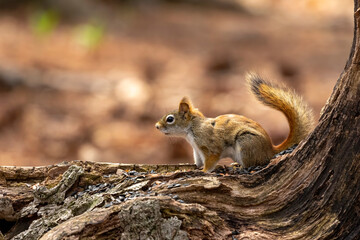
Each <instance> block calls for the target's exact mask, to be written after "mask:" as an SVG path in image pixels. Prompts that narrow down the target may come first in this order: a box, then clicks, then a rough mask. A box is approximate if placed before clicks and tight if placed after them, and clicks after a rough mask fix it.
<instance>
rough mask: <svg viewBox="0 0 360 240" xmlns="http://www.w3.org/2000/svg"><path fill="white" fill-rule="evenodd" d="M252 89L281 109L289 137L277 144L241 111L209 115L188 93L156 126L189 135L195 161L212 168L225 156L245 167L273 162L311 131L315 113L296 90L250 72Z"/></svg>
mask: <svg viewBox="0 0 360 240" xmlns="http://www.w3.org/2000/svg"><path fill="white" fill-rule="evenodd" d="M247 82H248V85H249V87H250V90H251V92H252V93H253V94H254V95H255V96H256V97H257V99H258V100H259V101H260V102H262V103H263V104H265V105H267V106H269V107H272V108H274V109H276V110H279V111H281V112H282V113H283V114H284V115H285V117H286V118H287V120H288V122H289V125H290V133H289V135H288V137H287V138H286V140H285V141H283V142H282V143H281V144H279V145H277V146H274V145H273V144H272V142H271V139H270V137H269V135H268V134H267V133H266V131H265V130H264V129H263V128H262V127H261V126H260V124H258V123H257V122H255V121H253V120H251V119H249V118H246V117H244V116H241V115H235V114H226V115H221V116H218V117H216V118H207V117H205V116H204V115H203V114H202V113H201V112H200V111H199V110H198V109H196V108H195V107H194V106H193V104H192V103H191V101H190V99H189V98H187V97H184V98H183V99H182V100H181V101H180V104H179V109H178V110H174V111H171V112H170V113H168V114H166V115H165V116H164V117H163V118H162V119H161V120H160V121H158V122H157V123H156V124H155V127H156V128H157V129H158V130H160V131H161V132H163V133H164V134H165V135H171V136H177V137H183V138H185V139H186V140H187V141H188V142H189V143H190V145H191V146H192V148H193V154H194V161H195V164H196V165H197V167H199V168H201V167H203V171H204V172H211V171H212V170H213V169H214V168H215V166H216V164H217V162H218V161H219V160H220V159H221V158H226V157H229V158H231V159H233V160H234V161H235V162H237V163H239V164H240V165H242V166H243V167H245V168H247V167H251V166H259V165H265V164H267V163H269V161H270V159H271V158H272V157H273V156H274V155H275V154H277V153H279V152H281V151H283V150H285V149H287V148H289V147H292V146H293V145H295V144H299V142H300V141H301V140H303V139H304V138H305V137H306V136H307V135H308V134H309V132H310V131H311V129H312V125H313V114H312V111H311V110H310V109H309V107H308V106H307V105H306V104H305V103H304V102H303V100H302V99H301V97H299V96H298V95H296V94H295V92H294V91H292V90H290V89H288V88H285V87H280V86H278V85H276V84H273V83H270V82H267V81H265V80H263V79H262V78H261V77H259V76H258V75H256V74H248V75H247Z"/></svg>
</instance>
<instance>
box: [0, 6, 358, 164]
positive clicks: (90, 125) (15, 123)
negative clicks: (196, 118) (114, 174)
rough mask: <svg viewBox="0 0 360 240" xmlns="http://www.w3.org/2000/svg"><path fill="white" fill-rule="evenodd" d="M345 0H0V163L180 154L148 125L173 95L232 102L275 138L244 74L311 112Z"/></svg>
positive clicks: (343, 40)
mask: <svg viewBox="0 0 360 240" xmlns="http://www.w3.org/2000/svg"><path fill="white" fill-rule="evenodd" d="M352 4H353V3H352V1H351V0H343V1H339V0H297V1H288V0H278V1H276V0H256V1H254V0H233V1H231V0H212V1H196V0H193V1H192V0H187V1H180V0H178V1H175V0H173V1H170V0H169V1H160V0H158V1H155V0H153V1H150V0H143V1H141V0H137V1H109V0H108V1H100V0H98V1H95V0H93V1H90V0H86V1H85V0H77V1H70V0H62V1H56V0H53V1H52V0H47V1H25V0H16V1H14V0H9V1H0V165H33V166H36V165H48V164H53V163H57V162H61V161H64V160H65V161H70V160H75V159H81V160H91V161H106V162H121V163H180V162H192V161H193V160H192V151H191V148H190V146H189V145H188V144H187V143H186V142H185V141H184V140H178V139H170V138H168V137H166V136H163V135H162V134H161V133H160V132H158V131H156V129H155V128H154V124H155V122H156V121H157V120H158V119H159V118H160V117H161V116H162V115H163V114H165V113H166V112H167V111H168V110H172V109H176V108H177V104H178V102H179V100H180V99H181V97H182V96H184V95H187V96H190V97H191V98H192V100H193V102H194V104H195V105H196V106H197V107H198V108H199V109H200V110H202V111H203V113H204V114H205V115H206V116H209V117H214V116H217V115H220V114H224V113H238V114H242V115H245V116H247V117H249V118H252V119H254V120H256V121H258V122H260V123H261V124H262V125H263V127H264V128H265V129H266V130H267V131H268V132H269V134H270V135H271V137H272V139H273V140H274V142H275V143H279V142H280V141H281V140H282V139H284V138H285V137H286V135H287V131H288V126H287V122H286V120H285V119H284V117H283V116H282V115H281V114H280V113H278V112H276V111H274V110H271V109H269V108H267V107H264V106H262V105H261V104H259V103H258V102H256V100H255V99H254V98H253V97H252V96H251V95H250V94H249V93H248V92H247V89H246V88H245V86H244V74H245V73H246V72H247V71H249V70H253V71H257V72H259V73H260V74H262V75H264V76H266V77H267V78H268V79H271V80H276V81H279V82H284V83H285V84H287V85H289V86H290V87H292V88H294V89H296V91H297V92H298V93H299V94H301V95H303V96H304V98H305V100H306V101H307V102H308V103H309V104H310V105H311V107H312V108H313V109H314V112H315V114H316V116H317V118H318V117H319V112H320V110H321V108H322V106H323V105H324V104H325V102H326V100H327V98H328V97H329V96H330V94H331V91H332V88H333V86H334V84H335V82H336V80H337V78H338V76H339V74H340V73H341V71H342V69H343V67H344V64H345V61H346V60H347V57H348V54H349V51H350V46H351V41H352V26H353V24H352V11H353V6H352Z"/></svg>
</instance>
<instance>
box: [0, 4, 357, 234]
mask: <svg viewBox="0 0 360 240" xmlns="http://www.w3.org/2000/svg"><path fill="white" fill-rule="evenodd" d="M359 7H360V0H355V14H354V16H355V27H354V42H353V45H352V49H351V54H350V57H349V60H348V62H347V63H346V66H345V69H344V71H343V73H342V74H341V75H340V78H339V80H338V82H337V84H336V86H335V88H334V91H333V93H332V95H331V97H330V99H329V100H328V102H327V104H326V106H325V107H324V109H323V111H322V115H321V118H320V121H319V123H318V125H317V126H316V128H315V130H314V131H313V132H312V133H311V134H310V135H309V136H308V137H307V139H306V140H305V141H303V142H302V143H301V144H300V145H299V146H298V147H297V148H296V149H295V151H294V152H292V153H291V154H287V155H284V156H280V157H277V158H275V159H273V160H272V161H271V163H270V164H269V165H268V166H266V167H265V168H262V169H255V170H253V171H251V172H248V171H246V170H239V169H238V168H237V167H235V166H232V167H227V168H221V167H220V168H218V169H217V171H216V172H215V173H212V174H204V173H202V172H200V171H198V170H196V169H195V167H194V166H193V165H177V166H171V165H169V166H166V165H165V166H151V165H148V166H144V165H122V164H110V163H109V164H105V163H92V162H80V161H74V162H70V163H62V164H58V165H55V166H47V167H37V168H20V167H0V219H1V220H0V229H1V231H2V232H3V234H4V236H2V235H1V234H0V239H3V238H5V239H80V238H81V239H234V238H236V239H360V237H359V236H360V147H359V146H360V137H359V136H360V104H359V100H360V87H359V85H360V72H359V70H360V69H359V68H360V32H359V31H360V28H359V26H360V8H359Z"/></svg>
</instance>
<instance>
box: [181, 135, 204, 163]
mask: <svg viewBox="0 0 360 240" xmlns="http://www.w3.org/2000/svg"><path fill="white" fill-rule="evenodd" d="M186 140H187V141H188V142H189V143H190V145H191V147H192V148H193V150H194V161H195V164H196V166H198V167H202V166H203V165H204V163H205V156H204V154H203V152H202V151H201V150H200V149H199V147H198V146H197V144H196V142H195V139H194V135H193V134H192V133H188V134H187V135H186Z"/></svg>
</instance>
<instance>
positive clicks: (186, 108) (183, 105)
mask: <svg viewBox="0 0 360 240" xmlns="http://www.w3.org/2000/svg"><path fill="white" fill-rule="evenodd" d="M192 109H193V105H192V103H191V101H190V99H189V98H188V97H183V99H181V101H180V104H179V112H181V113H188V112H191V111H192Z"/></svg>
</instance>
